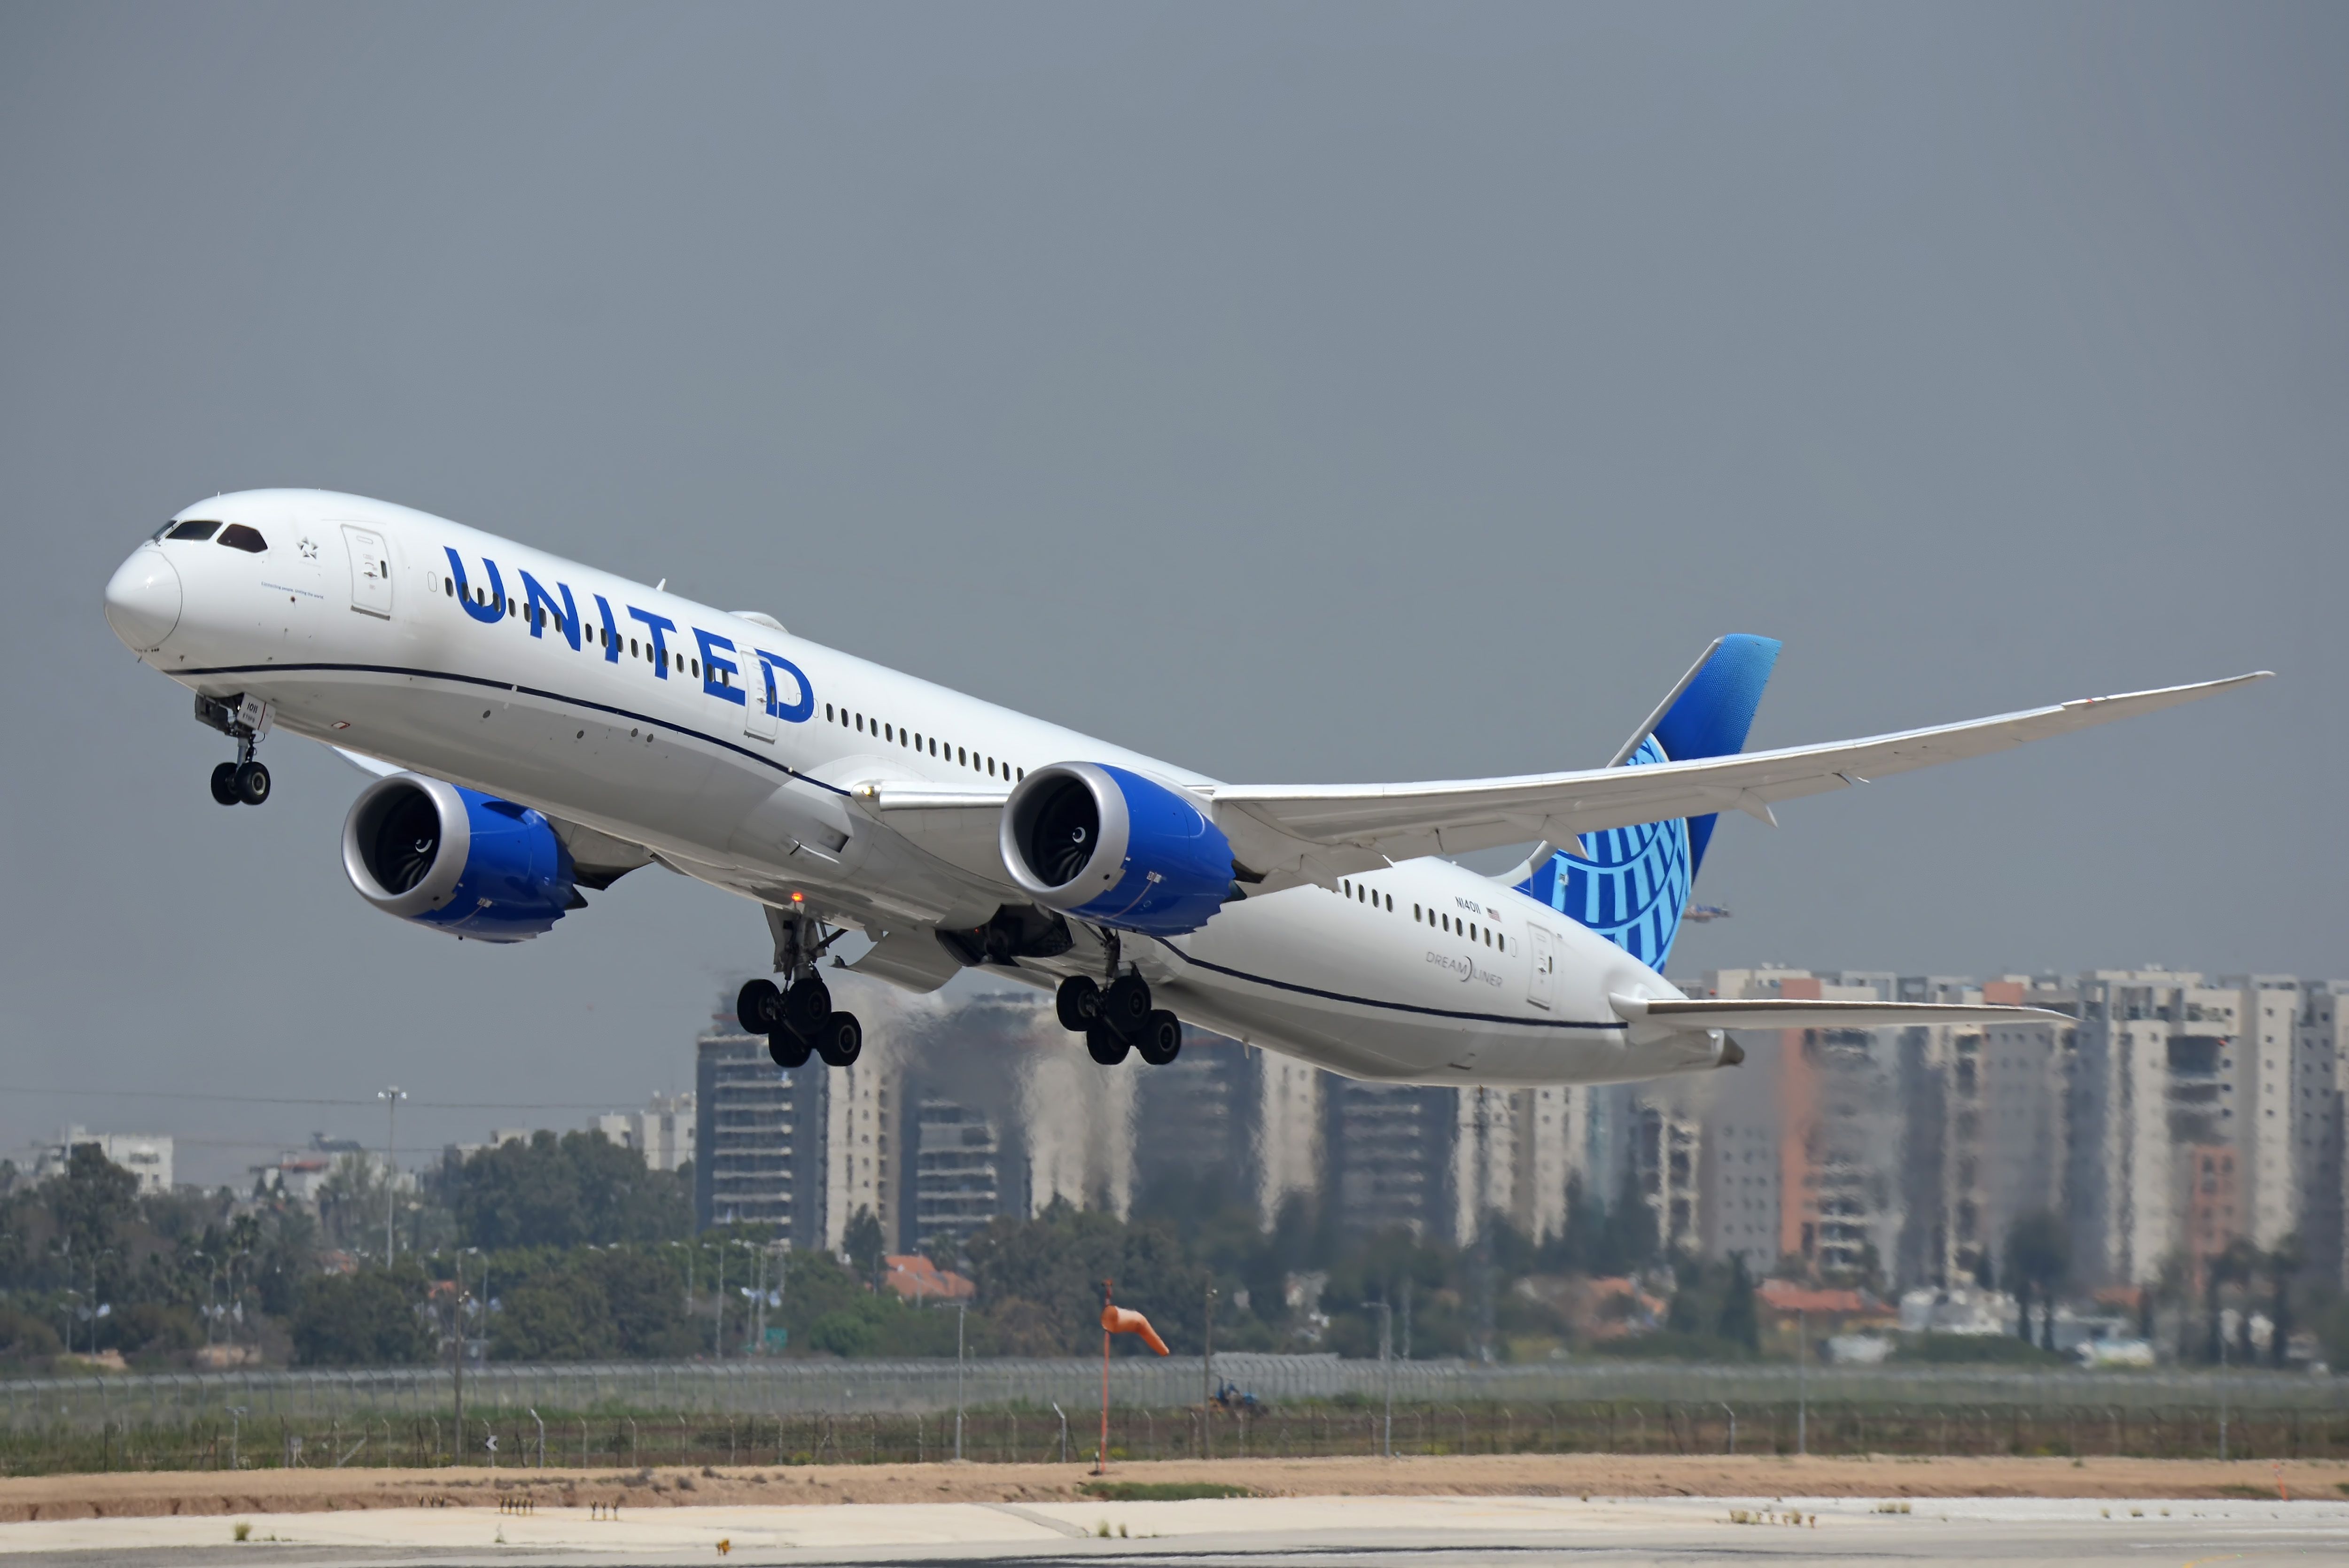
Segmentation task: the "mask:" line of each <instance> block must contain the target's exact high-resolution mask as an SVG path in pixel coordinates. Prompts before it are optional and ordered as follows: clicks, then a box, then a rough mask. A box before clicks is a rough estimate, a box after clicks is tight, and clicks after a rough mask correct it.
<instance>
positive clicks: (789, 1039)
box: [767, 1029, 812, 1068]
mask: <svg viewBox="0 0 2349 1568" xmlns="http://www.w3.org/2000/svg"><path fill="white" fill-rule="evenodd" d="M810 1049H812V1047H810V1046H809V1045H808V1043H807V1042H806V1041H805V1040H803V1039H802V1038H800V1037H799V1036H797V1035H794V1034H792V1032H791V1031H790V1030H789V1029H777V1030H776V1031H775V1032H774V1033H773V1034H771V1035H769V1036H768V1037H767V1054H768V1055H769V1056H771V1057H774V1058H775V1065H776V1066H777V1067H779V1068H803V1067H805V1066H807V1059H808V1052H809V1050H810Z"/></svg>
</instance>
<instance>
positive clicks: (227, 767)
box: [212, 762, 236, 806]
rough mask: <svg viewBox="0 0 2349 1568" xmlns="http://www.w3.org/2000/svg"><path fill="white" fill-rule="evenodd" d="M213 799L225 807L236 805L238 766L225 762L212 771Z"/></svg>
mask: <svg viewBox="0 0 2349 1568" xmlns="http://www.w3.org/2000/svg"><path fill="white" fill-rule="evenodd" d="M212 799H215V800H217V801H219V802H220V803H221V804H222V805H223V806H233V805H235V804H236V764H235V763H233V762H223V763H222V764H221V765H220V766H219V767H217V768H215V769H212Z"/></svg>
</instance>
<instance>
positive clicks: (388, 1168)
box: [375, 1084, 408, 1268]
mask: <svg viewBox="0 0 2349 1568" xmlns="http://www.w3.org/2000/svg"><path fill="white" fill-rule="evenodd" d="M375 1097H376V1099H379V1100H381V1101H383V1266H384V1267H386V1268H389V1267H390V1266H391V1260H392V1249H393V1248H394V1247H395V1246H396V1245H397V1244H398V1235H397V1233H395V1232H394V1231H393V1229H392V1192H393V1190H394V1186H395V1182H394V1181H393V1177H394V1175H395V1173H396V1172H397V1171H398V1170H399V1167H398V1164H396V1163H395V1159H396V1156H395V1155H394V1152H393V1140H392V1130H393V1129H394V1128H396V1127H397V1126H398V1124H399V1102H400V1101H401V1100H403V1099H407V1098H408V1091H407V1090H406V1089H404V1088H400V1087H399V1086H398V1084H394V1085H392V1086H391V1087H390V1088H379V1089H378V1090H376V1091H375Z"/></svg>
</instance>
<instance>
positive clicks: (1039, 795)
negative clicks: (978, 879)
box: [1001, 762, 1236, 936]
mask: <svg viewBox="0 0 2349 1568" xmlns="http://www.w3.org/2000/svg"><path fill="white" fill-rule="evenodd" d="M1001 839H1002V849H1003V864H1004V867H1005V869H1006V870H1008V871H1009V872H1010V873H1011V880H1012V881H1014V882H1018V883H1019V886H1020V887H1021V888H1022V889H1023V890H1025V891H1026V892H1027V893H1028V894H1029V896H1030V897H1031V898H1033V899H1034V900H1035V901H1036V902H1037V903H1040V904H1042V905H1044V906H1045V907H1046V908H1048V909H1057V910H1059V911H1061V913H1064V914H1072V915H1075V916H1076V917H1078V918H1079V919H1081V920H1090V921H1092V922H1095V923H1098V924H1102V925H1107V926H1112V927H1114V928H1116V929H1118V930H1121V931H1138V932H1144V933H1147V934H1151V935H1154V936H1175V935H1179V934H1182V933H1184V932H1186V931H1196V930H1198V929H1199V927H1201V926H1203V925H1205V924H1206V923H1207V920H1208V917H1209V916H1211V915H1213V914H1214V913H1216V910H1218V909H1220V908H1222V907H1223V906H1224V904H1225V903H1226V902H1227V901H1228V900H1230V899H1231V898H1232V897H1233V896H1234V893H1235V892H1236V884H1235V883H1234V882H1233V879H1232V846H1231V843H1230V841H1228V840H1226V838H1225V837H1224V833H1223V830H1222V829H1220V828H1218V827H1216V824H1215V823H1213V822H1211V821H1209V820H1207V818H1206V814H1205V813H1204V812H1202V811H1201V810H1199V809H1198V807H1196V806H1195V805H1194V804H1192V802H1191V800H1190V799H1189V798H1188V797H1186V796H1185V795H1183V794H1182V793H1181V792H1179V791H1177V790H1174V789H1168V788H1167V787H1166V786H1165V785H1164V784H1160V783H1157V782H1155V781H1154V780H1153V779H1144V778H1143V777H1142V775H1140V774H1139V773H1130V772H1128V771H1126V770H1125V769H1123V768H1112V767H1109V766H1107V765H1105V764H1102V763H1098V762H1056V763H1053V764H1051V765H1050V767H1046V768H1037V769H1030V772H1029V774H1028V777H1027V778H1025V779H1021V780H1020V781H1019V786H1018V787H1017V788H1015V789H1013V790H1012V791H1011V796H1010V799H1009V800H1007V801H1006V802H1005V803H1004V808H1003V827H1002V830H1001Z"/></svg>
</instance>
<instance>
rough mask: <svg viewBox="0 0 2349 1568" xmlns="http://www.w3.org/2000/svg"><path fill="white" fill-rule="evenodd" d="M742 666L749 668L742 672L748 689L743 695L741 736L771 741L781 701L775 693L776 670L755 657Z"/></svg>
mask: <svg viewBox="0 0 2349 1568" xmlns="http://www.w3.org/2000/svg"><path fill="white" fill-rule="evenodd" d="M742 663H743V664H745V665H749V666H750V667H749V668H748V669H745V670H744V671H743V672H742V674H743V676H745V677H746V678H745V679H744V681H743V682H742V684H743V685H744V686H747V687H748V688H749V689H748V690H747V691H746V692H745V693H744V694H743V697H744V700H743V703H742V733H743V734H745V735H747V736H749V737H750V738H751V739H753V740H772V739H774V738H775V715H774V709H775V708H776V707H778V706H780V705H781V701H782V699H781V696H778V695H777V694H776V692H775V666H774V665H771V664H769V663H768V662H767V661H766V660H764V659H762V658H761V657H760V656H759V655H756V654H752V655H750V657H749V658H747V659H744V660H743V661H742ZM753 672H755V673H753Z"/></svg>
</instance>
